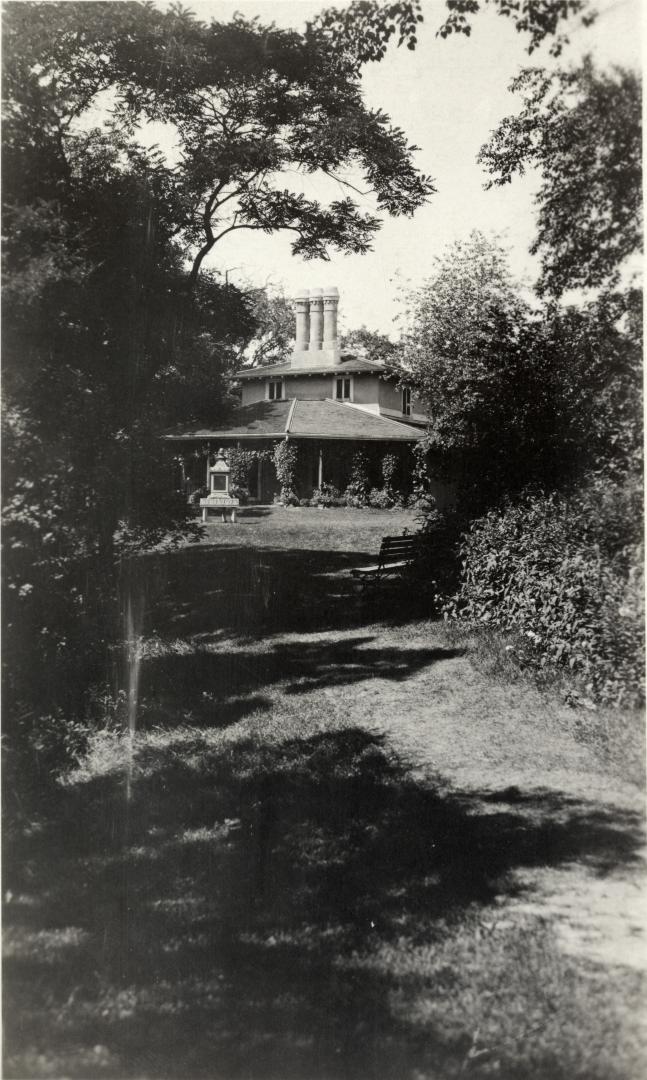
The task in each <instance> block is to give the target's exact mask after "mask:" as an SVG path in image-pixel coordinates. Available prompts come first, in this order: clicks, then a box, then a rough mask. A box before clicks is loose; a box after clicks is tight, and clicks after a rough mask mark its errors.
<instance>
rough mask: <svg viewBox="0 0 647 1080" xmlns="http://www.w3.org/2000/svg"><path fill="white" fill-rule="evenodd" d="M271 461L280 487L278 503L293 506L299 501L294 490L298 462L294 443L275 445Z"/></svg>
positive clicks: (285, 440) (283, 441) (284, 442)
mask: <svg viewBox="0 0 647 1080" xmlns="http://www.w3.org/2000/svg"><path fill="white" fill-rule="evenodd" d="M273 460H274V468H275V469H276V476H277V479H278V481H279V484H280V485H281V491H280V494H279V498H280V501H281V502H282V503H285V504H286V505H291V506H295V505H296V504H297V503H298V501H299V500H298V497H297V494H296V490H295V489H296V475H297V462H298V460H299V451H298V449H297V446H296V443H293V442H292V443H291V442H288V441H287V439H284V440H282V441H281V442H279V443H277V444H276V446H275V447H274V454H273Z"/></svg>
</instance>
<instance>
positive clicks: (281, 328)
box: [241, 288, 294, 367]
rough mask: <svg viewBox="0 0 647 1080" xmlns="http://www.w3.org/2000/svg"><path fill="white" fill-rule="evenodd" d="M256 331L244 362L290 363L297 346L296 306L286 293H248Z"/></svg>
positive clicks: (247, 348) (244, 355) (261, 291)
mask: <svg viewBox="0 0 647 1080" xmlns="http://www.w3.org/2000/svg"><path fill="white" fill-rule="evenodd" d="M245 299H246V302H247V304H248V305H249V307H250V310H251V312H252V315H253V317H254V321H255V323H256V330H255V333H254V336H253V338H252V340H251V341H250V343H249V345H248V346H247V347H246V349H245V351H244V353H243V356H242V357H241V360H244V362H246V363H249V364H251V365H252V366H253V367H258V366H260V365H262V364H276V363H280V362H281V361H284V360H287V358H288V356H289V355H290V352H291V349H292V346H293V343H294V306H293V304H292V301H291V300H288V298H287V296H285V294H284V293H283V291H282V290H278V291H271V290H270V289H267V288H264V289H254V288H250V289H247V290H245Z"/></svg>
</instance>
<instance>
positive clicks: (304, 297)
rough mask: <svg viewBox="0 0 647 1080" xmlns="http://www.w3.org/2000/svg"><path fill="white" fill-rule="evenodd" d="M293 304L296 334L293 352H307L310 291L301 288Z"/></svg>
mask: <svg viewBox="0 0 647 1080" xmlns="http://www.w3.org/2000/svg"><path fill="white" fill-rule="evenodd" d="M294 306H295V308H296V312H297V334H296V341H295V345H294V349H295V352H307V351H308V343H309V341H310V292H309V290H308V289H302V290H301V292H298V293H297V295H296V296H295V298H294Z"/></svg>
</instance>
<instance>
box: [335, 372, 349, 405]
mask: <svg viewBox="0 0 647 1080" xmlns="http://www.w3.org/2000/svg"><path fill="white" fill-rule="evenodd" d="M352 399H353V380H352V379H351V377H350V375H341V376H337V377H336V378H335V400H336V401H352Z"/></svg>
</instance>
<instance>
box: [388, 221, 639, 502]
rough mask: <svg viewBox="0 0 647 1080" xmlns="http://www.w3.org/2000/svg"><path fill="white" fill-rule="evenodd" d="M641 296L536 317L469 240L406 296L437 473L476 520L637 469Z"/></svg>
mask: <svg viewBox="0 0 647 1080" xmlns="http://www.w3.org/2000/svg"><path fill="white" fill-rule="evenodd" d="M640 308H641V305H640V296H639V294H638V293H637V292H635V291H634V292H630V293H627V294H625V295H623V294H614V293H607V294H604V295H602V296H600V297H599V298H598V299H597V300H596V301H594V302H591V303H590V304H588V305H586V306H584V307H581V308H575V307H569V308H565V307H563V306H560V305H558V304H556V303H551V304H549V305H545V306H544V307H542V308H539V309H535V308H531V307H529V306H528V305H527V304H526V302H525V301H524V300H523V298H522V296H521V294H520V291H519V289H518V287H517V286H515V284H514V282H513V281H512V280H511V277H510V274H509V272H508V267H507V261H506V256H505V252H504V251H503V250H502V249H501V248H500V247H499V246H498V244H496V243H495V242H493V241H491V240H489V239H487V238H485V237H484V236H482V235H481V234H478V233H473V234H472V235H471V236H470V238H469V239H468V240H467V241H465V242H462V243H458V244H455V245H453V246H452V247H451V248H449V249H448V251H447V253H446V254H445V255H444V256H443V257H442V258H441V259H439V260H438V269H437V271H436V273H435V274H434V276H433V277H432V278H430V279H429V281H427V282H426V283H425V284H424V285H423V286H421V287H420V288H419V289H418V290H417V291H416V292H415V294H414V296H413V302H412V304H411V310H410V312H409V314H408V325H407V329H406V331H405V333H404V335H403V358H404V366H405V367H406V368H407V369H408V370H409V373H410V376H409V377H410V378H411V380H412V381H413V383H414V385H415V387H416V392H417V394H418V395H419V396H420V397H421V398H422V400H423V402H424V403H425V405H426V408H427V413H428V417H429V420H428V432H427V444H428V447H429V449H430V451H431V452H432V456H433V461H434V462H435V468H436V469H437V470H438V471H440V472H441V473H444V474H445V475H449V476H451V477H452V478H453V479H458V480H459V481H460V483H461V500H462V504H463V509H465V510H466V511H468V512H470V513H473V514H474V513H478V512H480V511H481V510H482V509H484V508H486V507H487V506H488V505H491V504H493V503H496V502H497V501H498V500H499V499H500V498H501V497H502V496H503V495H514V494H515V493H518V492H519V491H520V490H521V489H523V488H524V487H526V486H527V485H528V484H531V483H535V484H539V485H541V486H543V487H545V488H547V489H549V490H553V489H555V488H559V487H563V486H564V485H570V484H572V483H577V482H579V481H581V479H582V478H583V476H584V475H585V474H586V473H589V472H591V471H593V472H596V473H603V474H604V475H605V476H607V477H608V478H611V479H614V478H617V477H620V476H624V475H628V474H633V475H635V474H637V473H639V472H640V467H641V448H642V410H641V347H640Z"/></svg>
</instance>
